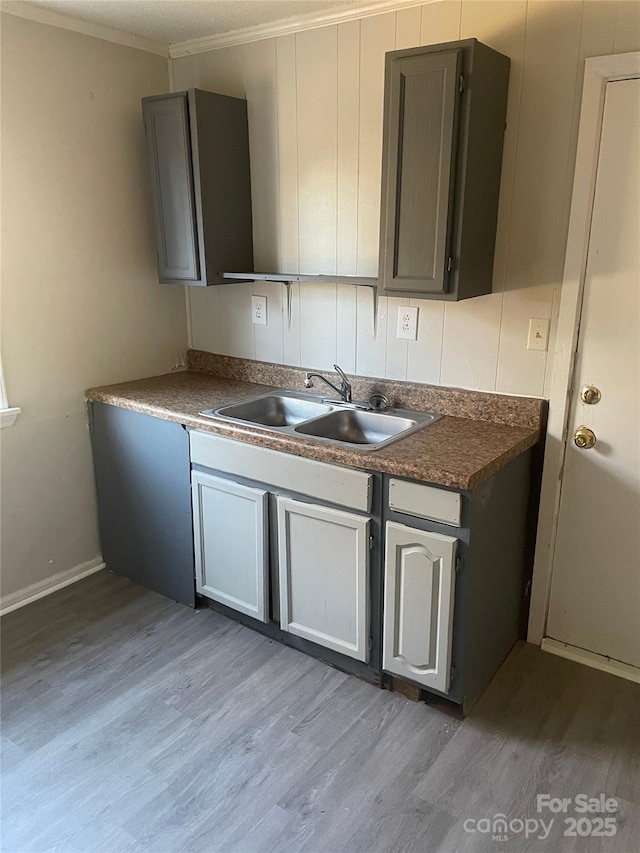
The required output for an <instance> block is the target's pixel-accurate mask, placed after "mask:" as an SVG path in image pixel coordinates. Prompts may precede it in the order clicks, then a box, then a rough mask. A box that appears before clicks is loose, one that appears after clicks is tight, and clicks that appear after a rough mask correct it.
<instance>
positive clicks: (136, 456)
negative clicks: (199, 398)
mask: <svg viewBox="0 0 640 853" xmlns="http://www.w3.org/2000/svg"><path fill="white" fill-rule="evenodd" d="M89 424H90V428H91V442H92V445H93V461H94V468H95V474H96V488H97V495H98V521H99V525H100V542H101V546H102V555H103V557H104V561H105V563H106V564H107V568H108V569H109V570H110V571H112V572H115V574H118V575H123V576H124V577H126V578H129V580H132V581H134V582H135V583H139V584H140V585H141V586H144V587H147V588H148V589H153V590H155V591H156V592H159V593H162V595H166V596H167V597H168V598H172V599H174V600H175V601H180V602H182V603H183V604H189V605H191V606H192V607H193V606H194V604H195V584H194V565H193V532H192V524H191V482H190V462H189V437H188V435H187V433H186V431H185V430H184V429H183V427H182V426H181V425H180V424H176V423H173V422H172V421H164V420H160V419H159V418H154V417H151V416H149V415H143V414H140V413H139V412H131V411H129V410H127V409H120V408H118V407H117V406H109V405H106V404H105V403H89Z"/></svg>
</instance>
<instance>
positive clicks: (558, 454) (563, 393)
mask: <svg viewBox="0 0 640 853" xmlns="http://www.w3.org/2000/svg"><path fill="white" fill-rule="evenodd" d="M636 77H640V51H636V52H633V53H619V54H613V55H610V56H597V57H594V58H592V59H587V60H585V68H584V84H583V89H582V105H581V110H580V125H579V130H578V148H577V152H576V167H575V173H574V182H573V195H572V199H571V213H570V216H569V231H568V235H567V248H566V254H565V264H564V273H563V277H562V287H561V291H560V293H561V296H560V310H559V315H558V326H557V333H556V345H555V350H554V357H553V370H552V376H551V386H550V391H549V423H548V427H547V440H546V446H545V454H544V467H543V475H542V490H541V495H540V514H539V519H538V532H537V539H536V552H535V560H534V567H533V581H532V588H531V604H530V609H529V628H528V634H527V639H528V641H529V642H530V643H535V644H536V645H541V644H542V642H543V640H544V638H545V635H546V627H547V615H548V610H549V597H550V592H551V577H552V572H553V563H554V559H555V547H556V538H557V532H558V518H559V511H560V497H561V493H562V485H563V481H562V473H563V467H564V458H565V453H566V448H567V440H568V431H569V418H570V414H571V390H572V383H573V376H574V372H575V362H576V355H577V346H578V333H579V330H580V320H581V315H582V300H583V296H584V284H585V274H586V266H587V254H588V250H589V237H590V231H591V218H592V213H593V202H594V194H595V184H596V174H597V168H598V160H599V156H600V136H601V131H602V119H603V113H604V99H605V90H606V85H607V83H610V82H612V81H615V80H627V79H633V78H636ZM545 642H546V641H545ZM562 645H563V646H564V644H562ZM548 650H549V651H552V650H553V651H555V652H556V653H560V650H558V649H551V648H549V649H548ZM585 662H586V661H585ZM592 665H594V664H593V663H592Z"/></svg>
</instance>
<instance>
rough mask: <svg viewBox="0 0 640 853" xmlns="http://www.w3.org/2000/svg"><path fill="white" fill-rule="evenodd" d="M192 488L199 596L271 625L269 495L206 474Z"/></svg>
mask: <svg viewBox="0 0 640 853" xmlns="http://www.w3.org/2000/svg"><path fill="white" fill-rule="evenodd" d="M192 484H193V535H194V543H195V560H196V588H197V590H198V592H199V593H200V594H201V595H204V596H206V597H207V598H211V599H213V600H214V601H219V602H220V603H221V604H225V605H226V606H227V607H231V608H232V609H233V610H237V611H239V612H240V613H245V614H246V615H247V616H253V617H254V619H259V620H260V621H261V622H268V621H269V580H268V578H269V542H268V520H267V508H268V503H267V500H268V497H267V492H266V491H264V490H263V489H255V488H251V487H249V486H244V485H241V484H240V483H234V482H232V481H231V480H225V479H223V478H222V477H215V476H213V474H208V473H206V472H204V471H194V472H193V474H192Z"/></svg>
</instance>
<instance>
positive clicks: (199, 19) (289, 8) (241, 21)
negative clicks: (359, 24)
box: [30, 0, 370, 44]
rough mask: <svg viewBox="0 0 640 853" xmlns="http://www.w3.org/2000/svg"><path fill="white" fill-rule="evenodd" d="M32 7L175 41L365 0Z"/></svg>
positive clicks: (64, 0)
mask: <svg viewBox="0 0 640 853" xmlns="http://www.w3.org/2000/svg"><path fill="white" fill-rule="evenodd" d="M30 2H31V4H32V5H35V6H40V7H42V8H44V9H48V10H49V11H52V12H61V13H63V14H65V15H69V16H71V17H74V18H82V19H84V20H85V21H91V22H93V23H95V24H103V25H106V26H110V27H115V28H116V29H118V30H124V31H125V32H128V33H134V34H135V35H138V36H143V37H145V38H148V39H153V40H155V41H158V42H161V43H163V44H175V43H176V42H181V41H187V40H190V39H194V38H202V37H205V36H213V35H221V34H224V33H228V32H231V31H233V30H241V29H246V28H248V27H255V26H257V25H259V24H269V23H273V22H275V21H282V20H285V19H287V18H297V17H300V16H302V15H309V14H313V13H318V12H326V11H328V10H330V9H336V10H339V9H344V8H345V7H347V6H348V7H352V8H353V7H357V6H364V5H370V0H30Z"/></svg>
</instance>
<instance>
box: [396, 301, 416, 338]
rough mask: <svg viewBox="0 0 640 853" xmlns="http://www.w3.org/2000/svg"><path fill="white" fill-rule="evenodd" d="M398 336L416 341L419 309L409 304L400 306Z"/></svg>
mask: <svg viewBox="0 0 640 853" xmlns="http://www.w3.org/2000/svg"><path fill="white" fill-rule="evenodd" d="M396 337H397V338H400V339H401V340H403V341H415V340H417V338H418V309H417V308H412V307H411V306H409V305H400V307H399V308H398V326H397V330H396Z"/></svg>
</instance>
